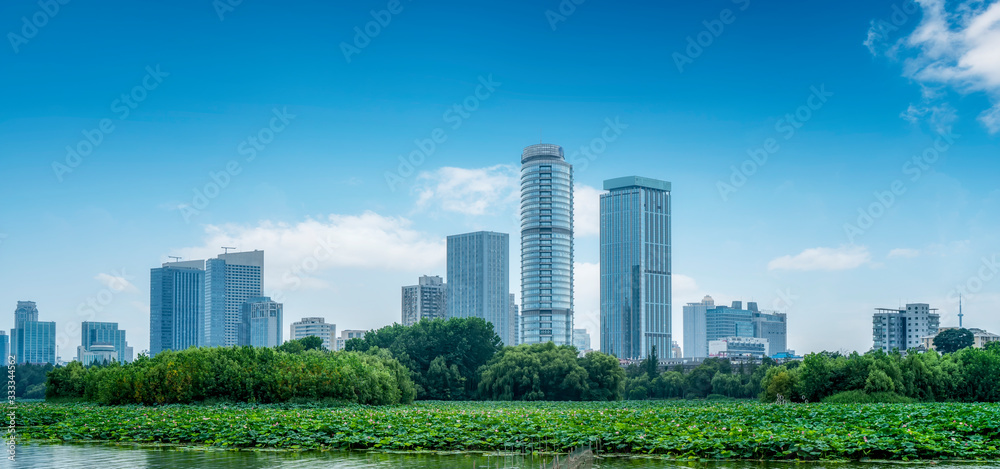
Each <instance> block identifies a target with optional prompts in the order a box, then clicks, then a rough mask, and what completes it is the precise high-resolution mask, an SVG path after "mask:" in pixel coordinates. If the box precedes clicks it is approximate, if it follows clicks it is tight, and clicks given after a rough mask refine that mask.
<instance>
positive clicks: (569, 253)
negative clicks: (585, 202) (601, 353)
mask: <svg viewBox="0 0 1000 469" xmlns="http://www.w3.org/2000/svg"><path fill="white" fill-rule="evenodd" d="M449 282H450V280H449ZM521 326H522V328H521V341H520V343H524V344H537V343H541V342H554V343H556V344H557V345H572V344H573V166H572V165H570V164H569V163H567V162H566V158H565V156H564V155H563V149H562V147H560V146H559V145H552V144H544V143H543V144H538V145H531V146H529V147H527V148H525V149H524V151H523V152H522V153H521Z"/></svg>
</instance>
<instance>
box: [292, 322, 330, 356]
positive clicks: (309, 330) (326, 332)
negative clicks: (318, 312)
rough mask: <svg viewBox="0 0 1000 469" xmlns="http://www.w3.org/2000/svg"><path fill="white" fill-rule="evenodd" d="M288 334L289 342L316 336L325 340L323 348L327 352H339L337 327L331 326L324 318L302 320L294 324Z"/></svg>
mask: <svg viewBox="0 0 1000 469" xmlns="http://www.w3.org/2000/svg"><path fill="white" fill-rule="evenodd" d="M288 332H289V334H288V339H289V340H298V339H303V338H306V337H309V336H316V337H319V338H321V339H323V348H325V349H327V350H339V349H337V348H336V347H337V325H336V324H330V323H328V322H326V320H325V319H323V318H302V320H301V321H299V322H293V323H292V325H291V327H290V328H289V331H288Z"/></svg>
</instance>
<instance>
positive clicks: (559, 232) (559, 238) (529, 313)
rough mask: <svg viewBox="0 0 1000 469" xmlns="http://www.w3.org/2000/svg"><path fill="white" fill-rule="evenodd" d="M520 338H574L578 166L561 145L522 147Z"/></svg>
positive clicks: (560, 340) (528, 340) (569, 341)
mask: <svg viewBox="0 0 1000 469" xmlns="http://www.w3.org/2000/svg"><path fill="white" fill-rule="evenodd" d="M521 321H522V327H521V341H520V343H523V344H537V343H541V342H555V343H556V344H557V345H564V344H568V345H572V344H573V166H572V165H570V164H569V163H567V162H566V158H565V157H564V156H563V149H562V147H560V146H559V145H551V144H538V145H532V146H530V147H527V148H525V149H524V152H522V153H521Z"/></svg>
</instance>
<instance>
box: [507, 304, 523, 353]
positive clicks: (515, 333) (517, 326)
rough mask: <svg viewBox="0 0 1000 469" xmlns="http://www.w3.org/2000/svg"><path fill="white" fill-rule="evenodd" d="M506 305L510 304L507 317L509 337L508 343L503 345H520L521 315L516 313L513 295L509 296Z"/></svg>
mask: <svg viewBox="0 0 1000 469" xmlns="http://www.w3.org/2000/svg"><path fill="white" fill-rule="evenodd" d="M508 303H509V304H510V314H509V315H508V318H509V319H508V320H509V321H510V328H509V329H510V337H509V341H507V340H505V341H504V343H505V344H507V345H518V344H520V343H521V315H520V314H518V313H517V301H515V300H514V294H513V293H511V294H510V298H509V300H508Z"/></svg>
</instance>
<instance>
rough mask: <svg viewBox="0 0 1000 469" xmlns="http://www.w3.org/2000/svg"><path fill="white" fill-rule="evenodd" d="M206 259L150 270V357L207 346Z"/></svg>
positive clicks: (168, 264)
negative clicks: (166, 351)
mask: <svg viewBox="0 0 1000 469" xmlns="http://www.w3.org/2000/svg"><path fill="white" fill-rule="evenodd" d="M204 267H205V261H186V262H171V263H166V264H163V267H160V268H156V269H150V275H149V356H150V357H153V356H156V354H158V353H160V352H161V351H163V350H184V349H186V348H188V347H192V346H195V347H197V346H200V345H204V342H203V341H204V339H205V333H204V316H205V271H204V270H203V269H204Z"/></svg>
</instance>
